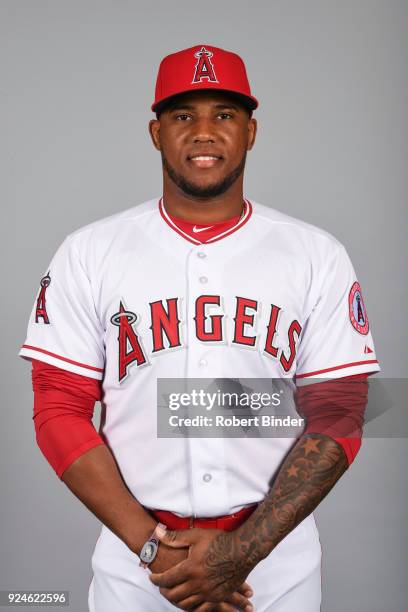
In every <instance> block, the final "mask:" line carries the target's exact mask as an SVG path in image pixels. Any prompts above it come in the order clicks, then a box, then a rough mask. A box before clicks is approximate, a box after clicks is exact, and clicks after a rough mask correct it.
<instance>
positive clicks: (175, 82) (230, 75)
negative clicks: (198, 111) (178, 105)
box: [151, 44, 258, 112]
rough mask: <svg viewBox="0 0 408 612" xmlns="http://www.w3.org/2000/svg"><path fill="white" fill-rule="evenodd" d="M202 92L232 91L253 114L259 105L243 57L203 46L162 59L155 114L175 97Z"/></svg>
mask: <svg viewBox="0 0 408 612" xmlns="http://www.w3.org/2000/svg"><path fill="white" fill-rule="evenodd" d="M201 89H212V90H219V91H222V92H223V93H228V92H230V93H231V94H233V95H234V96H235V97H236V98H238V99H239V100H240V101H241V102H242V103H243V104H244V105H245V106H246V107H247V108H248V109H249V110H250V111H251V112H252V111H253V110H254V109H255V108H257V106H258V100H257V99H256V98H255V97H254V96H253V95H252V93H251V88H250V85H249V81H248V76H247V73H246V68H245V64H244V62H243V61H242V59H241V58H240V56H239V55H237V54H236V53H233V52H232V51H227V50H226V49H221V48H219V47H214V46H212V45H208V44H205V45H203V44H200V45H195V46H194V47H190V48H188V49H183V50H182V51H177V52H176V53H170V55H166V57H164V58H163V59H162V61H161V62H160V66H159V71H158V73H157V79H156V89H155V97H154V102H153V104H152V107H151V108H152V111H153V112H161V111H162V110H163V109H164V107H165V106H166V104H167V103H168V102H169V101H170V100H171V99H172V98H173V97H174V96H178V95H180V94H183V93H188V92H190V91H194V92H196V91H197V90H201Z"/></svg>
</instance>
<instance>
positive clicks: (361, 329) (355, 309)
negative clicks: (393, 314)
mask: <svg viewBox="0 0 408 612" xmlns="http://www.w3.org/2000/svg"><path fill="white" fill-rule="evenodd" d="M349 315H350V321H351V324H352V326H353V327H354V329H355V330H356V331H358V333H359V334H363V335H364V336H365V335H367V334H368V329H369V325H368V317H367V311H366V307H365V305H364V301H363V295H362V293H361V287H360V284H359V283H358V282H357V281H356V282H355V283H354V284H353V286H352V287H351V289H350V293H349Z"/></svg>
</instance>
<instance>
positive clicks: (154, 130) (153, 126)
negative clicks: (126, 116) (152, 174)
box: [149, 119, 161, 151]
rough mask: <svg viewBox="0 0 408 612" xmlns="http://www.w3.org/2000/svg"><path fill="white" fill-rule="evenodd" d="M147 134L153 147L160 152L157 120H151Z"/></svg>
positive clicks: (158, 122) (158, 123)
mask: <svg viewBox="0 0 408 612" xmlns="http://www.w3.org/2000/svg"><path fill="white" fill-rule="evenodd" d="M149 134H150V138H151V139H152V142H153V146H154V147H155V148H156V149H157V150H158V151H160V150H161V145H160V121H159V119H151V120H150V121H149Z"/></svg>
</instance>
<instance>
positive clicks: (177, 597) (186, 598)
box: [160, 583, 204, 610]
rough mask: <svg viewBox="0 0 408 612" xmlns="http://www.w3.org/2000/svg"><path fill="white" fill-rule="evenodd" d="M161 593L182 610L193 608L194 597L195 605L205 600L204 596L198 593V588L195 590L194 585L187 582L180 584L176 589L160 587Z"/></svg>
mask: <svg viewBox="0 0 408 612" xmlns="http://www.w3.org/2000/svg"><path fill="white" fill-rule="evenodd" d="M160 593H161V594H162V595H163V597H165V598H166V599H167V601H169V602H170V603H172V604H174V605H175V606H178V607H179V608H181V609H182V610H187V609H192V607H193V605H192V601H191V600H192V599H194V606H198V605H199V604H201V603H202V602H203V601H204V596H203V595H200V594H199V593H197V589H194V590H193V589H192V587H191V586H190V585H189V584H186V583H184V584H182V585H179V586H178V587H175V588H174V589H165V588H163V587H160ZM186 602H187V603H186ZM187 604H188V607H187Z"/></svg>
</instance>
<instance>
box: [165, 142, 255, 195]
mask: <svg viewBox="0 0 408 612" xmlns="http://www.w3.org/2000/svg"><path fill="white" fill-rule="evenodd" d="M161 157H162V164H163V168H164V169H165V170H166V172H167V174H168V176H169V178H170V179H171V180H172V181H173V183H175V184H176V185H177V187H178V188H179V189H181V191H183V192H184V193H185V194H186V195H188V196H190V197H193V198H199V199H202V200H207V199H210V198H216V197H217V196H220V195H222V194H223V193H225V192H226V191H228V189H229V188H230V187H231V185H233V183H235V181H236V180H237V179H238V177H239V176H240V175H241V174H242V173H243V171H244V168H245V162H246V151H245V153H244V155H243V157H242V159H241V161H240V162H239V164H238V165H237V166H236V167H235V168H234V169H233V170H232V171H231V172H230V173H229V174H227V176H225V177H224V178H223V179H221V180H220V181H218V183H214V184H213V185H207V186H205V187H201V186H200V185H197V184H196V183H192V182H191V181H189V180H188V179H186V177H185V176H183V175H182V174H179V173H178V172H177V171H176V170H175V169H174V168H173V167H172V166H171V165H170V164H169V162H168V160H167V159H166V157H165V156H164V154H163V151H162V152H161Z"/></svg>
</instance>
